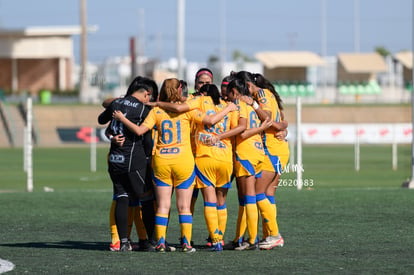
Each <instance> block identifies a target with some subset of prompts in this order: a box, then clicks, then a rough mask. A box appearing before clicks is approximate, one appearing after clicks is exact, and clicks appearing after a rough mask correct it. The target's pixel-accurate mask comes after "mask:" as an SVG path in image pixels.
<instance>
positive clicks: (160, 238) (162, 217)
mask: <svg viewBox="0 0 414 275" xmlns="http://www.w3.org/2000/svg"><path fill="white" fill-rule="evenodd" d="M167 226H168V214H159V213H157V214H155V237H156V238H157V244H165V237H166V234H167Z"/></svg>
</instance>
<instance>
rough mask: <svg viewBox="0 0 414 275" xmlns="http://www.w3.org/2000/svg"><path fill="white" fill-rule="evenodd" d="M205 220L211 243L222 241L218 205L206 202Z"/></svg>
mask: <svg viewBox="0 0 414 275" xmlns="http://www.w3.org/2000/svg"><path fill="white" fill-rule="evenodd" d="M204 219H205V221H206V225H207V231H208V234H209V236H210V238H211V242H212V243H217V242H219V241H221V237H220V234H219V229H218V215H217V204H216V203H215V202H214V203H213V202H204Z"/></svg>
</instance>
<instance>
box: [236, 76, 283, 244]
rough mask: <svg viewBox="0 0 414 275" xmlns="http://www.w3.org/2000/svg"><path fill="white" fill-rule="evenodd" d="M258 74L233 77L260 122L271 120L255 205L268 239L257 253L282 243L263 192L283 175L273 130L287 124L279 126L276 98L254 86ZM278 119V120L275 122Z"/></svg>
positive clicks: (272, 206)
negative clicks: (243, 86)
mask: <svg viewBox="0 0 414 275" xmlns="http://www.w3.org/2000/svg"><path fill="white" fill-rule="evenodd" d="M259 76H260V75H259V74H252V73H250V72H247V71H240V72H238V73H236V74H235V77H237V78H239V79H242V80H244V81H245V82H246V84H247V86H248V88H249V92H250V95H251V96H252V97H253V98H254V100H253V99H252V98H250V99H249V98H246V97H245V98H244V99H245V100H246V103H247V104H249V105H252V106H253V107H254V109H255V111H256V113H257V114H258V116H259V117H260V119H261V120H262V121H263V120H264V119H265V118H266V117H267V116H270V117H271V119H272V123H273V124H274V125H272V127H271V128H268V129H267V130H266V131H265V132H264V134H263V146H264V151H265V159H264V162H263V166H262V177H261V178H258V179H257V184H256V201H257V206H258V208H259V209H260V213H261V214H262V217H263V220H264V221H265V224H264V225H263V226H266V228H267V229H268V230H269V235H268V236H267V237H266V238H265V239H264V240H263V241H261V242H260V243H259V247H260V249H272V248H273V247H276V246H283V244H284V240H283V238H282V236H281V235H280V233H279V227H278V224H277V220H276V215H275V205H274V204H272V202H271V201H270V200H269V198H268V197H266V190H267V189H268V188H269V187H270V186H271V185H272V183H273V182H274V181H275V179H276V176H277V174H278V173H281V172H282V168H281V164H280V159H279V157H278V149H279V148H280V146H279V143H280V142H281V141H280V140H278V139H277V138H276V136H275V129H274V127H278V128H279V129H278V130H284V129H286V127H287V123H286V122H280V121H279V119H280V110H279V107H278V104H277V101H276V95H275V94H273V93H272V92H271V91H270V90H269V89H263V88H261V87H259V86H257V82H256V81H257V78H258V77H259ZM278 117H279V118H278Z"/></svg>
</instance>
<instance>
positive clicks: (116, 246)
mask: <svg viewBox="0 0 414 275" xmlns="http://www.w3.org/2000/svg"><path fill="white" fill-rule="evenodd" d="M120 247H121V242H120V241H117V242H116V243H115V244H113V243H111V244H109V250H110V251H119V248H120Z"/></svg>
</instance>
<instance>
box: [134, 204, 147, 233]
mask: <svg viewBox="0 0 414 275" xmlns="http://www.w3.org/2000/svg"><path fill="white" fill-rule="evenodd" d="M134 222H135V229H136V230H137V234H138V238H139V239H140V240H146V239H147V230H146V229H145V225H144V221H143V220H142V212H141V206H138V207H137V208H136V209H135V217H134Z"/></svg>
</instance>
